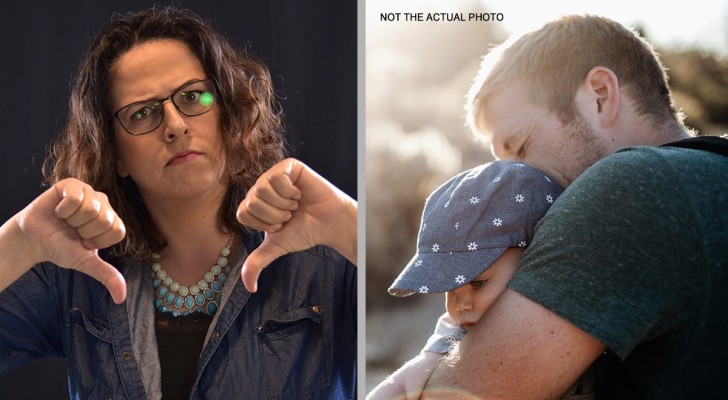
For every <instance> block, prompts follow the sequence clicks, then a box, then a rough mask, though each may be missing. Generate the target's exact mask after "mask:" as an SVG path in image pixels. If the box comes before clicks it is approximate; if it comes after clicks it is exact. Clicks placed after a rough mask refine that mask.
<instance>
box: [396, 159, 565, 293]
mask: <svg viewBox="0 0 728 400" xmlns="http://www.w3.org/2000/svg"><path fill="white" fill-rule="evenodd" d="M562 191H563V189H561V187H560V186H559V185H558V184H556V182H554V181H553V180H552V179H551V178H550V177H548V176H547V175H546V174H545V173H543V172H542V171H539V170H537V169H535V168H533V167H530V166H528V165H526V164H523V163H520V162H512V161H494V162H492V163H489V164H484V165H481V166H478V167H475V168H473V169H470V170H467V171H464V172H462V173H460V174H458V175H456V176H455V177H453V178H452V179H450V180H449V181H447V182H445V183H444V184H443V185H442V186H440V187H439V188H437V189H436V190H435V191H434V192H432V194H430V196H429V197H428V198H427V201H426V202H425V210H424V212H423V213H422V222H421V225H420V232H419V234H418V235H417V254H415V256H414V257H413V258H412V260H410V262H409V263H408V264H407V266H406V267H405V268H404V270H403V271H402V273H400V274H399V276H398V277H397V279H396V280H395V281H394V283H393V284H392V286H391V287H390V288H389V293H390V294H392V295H394V296H408V295H410V294H412V293H441V292H447V291H450V290H453V289H457V288H458V287H460V286H462V285H464V284H465V283H467V282H470V281H471V280H473V279H475V278H476V277H478V275H480V274H482V273H483V271H485V270H486V269H487V268H488V267H489V266H490V265H492V264H493V263H494V262H495V261H496V260H497V259H498V257H500V256H501V255H502V254H503V252H504V251H506V249H507V248H509V247H526V246H528V245H529V244H530V243H531V238H532V237H533V231H534V228H535V227H536V223H538V221H539V220H540V219H541V218H542V217H543V216H544V214H546V210H548V208H549V207H550V206H551V204H552V203H553V202H554V200H555V199H556V197H557V196H558V195H559V194H561V192H562Z"/></svg>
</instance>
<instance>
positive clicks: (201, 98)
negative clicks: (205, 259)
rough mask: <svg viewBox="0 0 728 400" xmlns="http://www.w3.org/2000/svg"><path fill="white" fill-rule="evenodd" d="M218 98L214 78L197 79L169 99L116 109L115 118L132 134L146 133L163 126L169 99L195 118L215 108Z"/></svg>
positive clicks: (184, 112)
mask: <svg viewBox="0 0 728 400" xmlns="http://www.w3.org/2000/svg"><path fill="white" fill-rule="evenodd" d="M215 97H217V95H216V94H215V85H214V84H213V82H212V80H209V79H205V80H200V81H194V82H191V83H189V84H187V85H185V86H183V87H181V88H180V89H179V90H177V92H175V93H174V94H172V95H171V96H169V97H167V98H166V99H159V100H146V101H138V102H136V103H131V104H129V105H126V106H124V107H122V108H120V109H119V110H118V111H117V112H115V113H114V117H115V118H116V119H118V120H119V122H120V123H121V126H122V127H123V128H124V130H126V131H127V132H129V133H130V134H132V135H144V134H145V133H149V132H151V131H153V130H155V129H157V128H159V126H160V125H162V121H163V120H164V103H165V102H166V101H167V100H171V101H172V104H174V106H175V107H176V108H177V110H178V111H179V112H180V113H182V115H185V116H188V117H196V116H198V115H202V114H204V113H206V112H208V111H210V110H212V107H213V106H214V105H215Z"/></svg>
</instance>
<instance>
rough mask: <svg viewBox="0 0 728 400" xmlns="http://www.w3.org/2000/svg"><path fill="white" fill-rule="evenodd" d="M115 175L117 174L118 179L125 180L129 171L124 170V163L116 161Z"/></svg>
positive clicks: (119, 160)
mask: <svg viewBox="0 0 728 400" xmlns="http://www.w3.org/2000/svg"><path fill="white" fill-rule="evenodd" d="M115 163H116V173H117V174H119V176H120V177H122V178H126V177H127V176H129V171H127V170H126V167H124V162H123V161H121V159H118V158H117V159H116V161H115Z"/></svg>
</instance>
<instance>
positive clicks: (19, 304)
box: [0, 234, 356, 399]
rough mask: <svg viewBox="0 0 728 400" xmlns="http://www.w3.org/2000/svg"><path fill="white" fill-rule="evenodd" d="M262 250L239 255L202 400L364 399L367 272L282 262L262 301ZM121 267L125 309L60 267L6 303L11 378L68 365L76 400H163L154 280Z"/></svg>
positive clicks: (195, 394)
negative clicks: (360, 378) (44, 365)
mask: <svg viewBox="0 0 728 400" xmlns="http://www.w3.org/2000/svg"><path fill="white" fill-rule="evenodd" d="M261 238H262V237H261V235H259V234H254V235H251V237H250V238H249V239H248V241H247V244H245V249H242V248H241V250H244V251H240V252H239V254H243V256H241V257H239V258H238V260H237V262H236V263H235V267H234V269H233V271H232V272H231V274H230V279H229V280H228V282H229V283H228V284H227V285H225V288H224V291H223V300H222V304H221V307H220V310H219V311H218V313H217V315H216V316H215V318H214V320H213V322H212V324H211V326H210V329H209V331H208V334H207V338H206V340H205V344H204V346H203V349H202V353H201V355H200V359H199V361H198V364H197V376H196V378H195V382H194V384H193V386H192V395H191V398H192V399H223V398H224V399H351V398H354V397H355V391H356V268H355V267H354V266H353V265H352V264H350V263H349V262H347V261H346V259H344V258H343V257H342V256H341V255H339V254H338V253H336V252H335V251H333V250H331V249H330V248H327V247H322V246H318V247H314V248H312V249H310V250H307V251H303V252H298V253H293V254H289V255H286V256H284V257H281V258H279V259H278V260H276V261H275V262H273V263H272V264H271V265H270V266H269V267H268V268H266V269H265V270H263V272H262V274H261V276H260V279H259V281H258V292H257V293H253V294H251V293H249V292H248V291H247V290H245V287H244V286H243V284H242V281H241V280H240V278H239V276H240V268H241V266H242V262H243V259H244V257H245V254H247V253H248V252H250V251H252V250H253V249H254V248H255V247H257V246H258V245H259V244H260V241H261ZM110 262H111V263H112V264H114V265H115V266H116V267H117V268H118V269H119V270H120V271H121V272H122V274H123V275H124V277H125V278H126V281H127V300H126V301H125V302H124V303H122V304H120V305H117V304H114V302H113V301H112V299H111V296H110V295H109V294H108V292H107V291H106V289H105V288H104V287H103V286H102V285H101V284H100V283H99V282H97V281H96V280H94V279H93V278H91V277H88V276H86V275H84V274H81V273H78V272H76V271H72V270H68V269H63V268H58V267H56V266H54V265H52V264H48V263H42V264H39V265H36V266H35V267H33V269H31V270H30V271H29V272H28V273H26V274H25V275H23V276H22V277H21V278H20V279H18V280H17V281H16V282H14V283H13V284H12V285H11V286H10V287H8V288H7V289H6V290H4V291H3V292H2V293H0V373H5V372H7V371H9V370H12V369H13V368H15V367H18V366H20V365H23V364H26V363H28V362H30V361H33V360H36V359H40V358H43V357H48V356H57V357H64V358H66V364H67V368H68V384H69V391H70V395H71V398H73V399H81V398H83V399H87V398H89V399H157V398H160V397H161V393H160V388H161V373H160V367H159V357H158V353H157V343H156V335H155V330H154V309H153V305H152V301H153V289H152V286H151V285H152V279H151V272H150V271H151V270H150V268H149V265H148V263H142V262H138V263H129V264H123V263H118V262H114V261H113V260H111V261H110ZM231 283H234V284H231Z"/></svg>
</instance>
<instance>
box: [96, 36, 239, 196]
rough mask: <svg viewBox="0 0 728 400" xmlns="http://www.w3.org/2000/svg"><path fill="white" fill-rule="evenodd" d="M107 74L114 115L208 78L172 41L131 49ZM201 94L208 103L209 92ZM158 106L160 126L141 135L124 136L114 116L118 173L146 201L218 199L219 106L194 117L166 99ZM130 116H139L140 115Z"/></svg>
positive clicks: (222, 189)
mask: <svg viewBox="0 0 728 400" xmlns="http://www.w3.org/2000/svg"><path fill="white" fill-rule="evenodd" d="M110 74H111V101H112V109H113V110H114V111H116V110H118V109H120V108H122V107H124V106H126V105H128V104H131V103H135V102H140V101H146V100H158V99H165V98H168V97H169V96H171V95H173V94H175V93H177V92H178V91H179V90H180V89H181V88H182V87H184V86H185V85H187V84H189V83H190V82H193V81H198V80H203V79H207V78H209V77H208V76H206V75H205V72H204V70H203V68H202V64H201V63H200V61H199V60H198V58H197V56H195V54H193V53H192V52H191V51H190V49H189V48H188V47H187V46H186V45H185V44H184V43H183V42H181V41H178V40H174V39H159V40H153V41H149V42H145V43H142V44H140V45H137V46H134V47H132V48H131V49H130V50H129V51H127V52H126V53H124V54H122V55H121V57H119V59H118V60H117V61H116V63H115V64H114V66H113V67H112V69H111V71H110ZM193 96H194V95H193ZM205 96H207V97H206V99H205V101H210V97H209V94H208V95H205ZM161 107H162V114H163V120H162V123H161V125H159V127H158V128H156V129H154V130H153V131H151V132H149V133H146V134H143V135H138V136H134V135H131V134H129V133H128V132H127V131H126V130H125V128H124V127H123V126H122V125H121V124H120V121H119V119H118V118H114V121H113V124H114V136H115V138H116V144H117V148H118V154H117V155H116V156H117V159H116V168H117V172H118V173H119V175H121V176H122V177H126V176H129V177H131V179H133V180H134V182H135V183H136V184H137V186H138V187H139V191H140V193H141V195H142V197H143V198H144V201H145V202H146V203H155V202H163V201H170V200H181V199H185V200H189V199H190V198H192V197H196V196H197V197H200V196H203V197H204V196H208V197H209V198H210V199H217V200H219V199H221V198H222V197H223V195H224V193H225V187H224V185H223V184H222V183H221V179H222V178H221V177H222V173H223V165H224V156H223V152H222V142H221V132H220V111H219V108H218V106H217V105H215V106H213V108H212V110H210V111H209V112H206V113H204V114H202V115H198V116H195V117H188V116H185V115H183V114H181V113H180V112H179V110H178V109H177V108H176V107H175V104H174V103H173V102H172V101H169V100H165V101H164V102H163V104H162V106H161ZM132 115H134V117H140V116H143V112H142V114H134V113H132ZM126 118H129V115H127V116H126ZM127 122H128V121H127Z"/></svg>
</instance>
